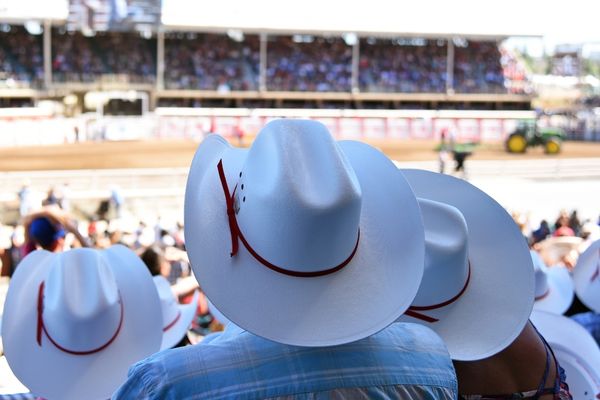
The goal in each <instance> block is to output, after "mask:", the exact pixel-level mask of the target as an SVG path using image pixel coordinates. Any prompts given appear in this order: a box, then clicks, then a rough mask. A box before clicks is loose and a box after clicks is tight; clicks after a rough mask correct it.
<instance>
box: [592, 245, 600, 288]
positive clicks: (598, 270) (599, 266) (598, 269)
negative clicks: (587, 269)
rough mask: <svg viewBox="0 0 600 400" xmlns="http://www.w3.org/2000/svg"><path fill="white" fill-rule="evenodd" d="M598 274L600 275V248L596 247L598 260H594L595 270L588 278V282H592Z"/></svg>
mask: <svg viewBox="0 0 600 400" xmlns="http://www.w3.org/2000/svg"><path fill="white" fill-rule="evenodd" d="M598 275H600V249H598V261H597V262H596V271H594V274H593V275H592V277H591V278H590V282H594V281H595V280H596V278H598Z"/></svg>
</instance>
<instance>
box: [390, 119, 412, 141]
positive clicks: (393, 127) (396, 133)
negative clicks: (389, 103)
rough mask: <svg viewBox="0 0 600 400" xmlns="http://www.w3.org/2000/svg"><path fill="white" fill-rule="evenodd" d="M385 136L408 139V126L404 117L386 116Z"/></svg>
mask: <svg viewBox="0 0 600 400" xmlns="http://www.w3.org/2000/svg"><path fill="white" fill-rule="evenodd" d="M387 128H388V131H387V137H388V138H390V139H408V138H409V137H410V128H409V126H408V119H406V118H388V124H387Z"/></svg>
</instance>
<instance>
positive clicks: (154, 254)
mask: <svg viewBox="0 0 600 400" xmlns="http://www.w3.org/2000/svg"><path fill="white" fill-rule="evenodd" d="M140 258H141V259H142V261H143V262H144V264H146V267H148V270H149V271H150V274H151V275H152V276H156V275H160V269H161V268H160V267H161V263H162V260H163V254H162V251H160V249H157V248H156V247H148V248H147V249H146V250H144V251H143V252H142V254H140Z"/></svg>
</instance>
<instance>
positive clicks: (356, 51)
mask: <svg viewBox="0 0 600 400" xmlns="http://www.w3.org/2000/svg"><path fill="white" fill-rule="evenodd" d="M359 60H360V38H359V37H357V38H356V43H354V46H352V80H351V82H352V92H353V93H357V92H359V91H360V87H359V84H358V62H359Z"/></svg>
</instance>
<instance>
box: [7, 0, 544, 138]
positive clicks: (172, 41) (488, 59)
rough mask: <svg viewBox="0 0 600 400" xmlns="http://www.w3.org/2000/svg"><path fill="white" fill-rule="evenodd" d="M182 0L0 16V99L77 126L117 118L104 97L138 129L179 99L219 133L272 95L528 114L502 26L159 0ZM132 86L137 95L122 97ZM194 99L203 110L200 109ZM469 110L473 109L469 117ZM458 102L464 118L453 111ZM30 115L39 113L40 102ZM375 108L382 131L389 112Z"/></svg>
mask: <svg viewBox="0 0 600 400" xmlns="http://www.w3.org/2000/svg"><path fill="white" fill-rule="evenodd" d="M185 1H187V0H178V1H174V0H172V1H165V2H163V18H162V23H159V22H158V21H157V20H158V19H159V18H158V17H157V15H156V12H155V9H156V6H155V5H153V4H154V3H156V2H155V1H154V2H153V1H152V0H138V1H134V2H131V3H132V4H133V5H132V6H130V7H132V8H135V10H134V11H135V12H133V11H131V10H130V11H131V12H130V14H132V15H133V17H132V21H127V20H126V18H122V20H120V21H119V24H117V25H115V22H114V21H113V19H114V15H113V14H114V13H113V12H112V11H111V9H110V8H109V6H108V5H107V4H108V2H98V3H101V4H104V3H107V4H104V6H102V7H99V8H98V9H97V10H95V12H93V13H92V11H93V10H92V11H90V10H89V9H86V7H87V6H86V5H85V4H86V2H82V1H71V2H70V4H71V6H70V9H69V10H68V11H65V13H64V18H63V19H56V17H53V18H54V19H52V20H44V19H43V18H39V23H40V26H41V28H42V29H39V30H38V31H35V29H33V30H32V29H31V28H30V27H27V26H24V24H25V19H22V20H18V19H17V20H15V19H14V18H12V19H11V18H6V17H5V18H4V19H1V18H2V17H1V16H0V107H5V108H6V107H8V108H12V107H16V106H25V107H31V106H39V105H41V104H45V105H48V104H51V105H53V106H52V110H53V112H52V115H53V116H56V115H57V114H58V115H59V116H69V117H71V116H80V117H78V118H79V119H78V121H77V122H74V123H70V125H69V124H67V123H65V124H66V125H69V126H65V127H63V128H61V130H63V132H64V131H73V129H75V126H76V127H77V130H79V131H82V132H85V134H82V135H81V137H82V138H98V137H107V134H106V133H105V132H99V131H105V130H109V131H113V132H115V131H118V130H123V128H122V127H117V128H111V127H110V126H108V127H107V124H108V125H112V122H111V120H110V118H109V119H104V120H103V121H102V122H99V120H98V118H97V117H98V116H99V115H111V114H113V113H114V112H113V110H119V111H120V112H121V113H125V114H129V115H131V114H134V115H135V114H138V115H142V114H144V115H145V118H154V119H155V121H154V122H153V123H151V124H150V125H152V126H153V128H152V129H151V132H150V133H149V132H145V133H140V134H139V135H137V136H141V137H144V136H148V135H152V134H154V135H158V136H171V135H172V134H171V133H170V132H166V133H165V132H163V131H164V128H163V127H164V126H168V125H169V123H170V122H167V123H164V121H163V120H164V119H168V117H169V116H177V115H180V114H181V113H180V112H179V111H177V110H179V109H192V110H191V111H188V112H184V114H186V115H187V116H188V117H196V119H195V120H194V121H192V122H191V124H192V125H194V126H195V127H196V128H197V127H199V126H200V127H201V128H199V129H201V130H205V131H206V130H208V129H211V128H215V126H223V125H225V126H226V129H225V132H226V133H229V132H234V131H235V130H236V129H238V130H239V129H242V130H244V131H248V128H246V127H244V126H242V125H244V124H248V123H250V122H248V119H247V118H246V114H248V110H256V109H277V110H280V111H279V112H277V113H276V115H274V116H285V115H286V113H285V112H284V111H282V110H284V109H312V110H317V109H332V110H340V109H351V110H368V109H374V110H382V111H385V110H431V111H433V110H455V111H456V113H454V114H452V117H451V119H452V120H453V122H454V123H457V124H459V125H460V124H467V125H469V124H476V125H477V126H478V127H480V128H478V129H484V128H485V126H486V124H487V122H482V121H487V120H489V119H495V120H496V122H495V123H492V124H491V125H494V126H497V128H494V129H500V130H501V131H502V134H505V133H506V130H507V129H508V128H509V127H511V126H512V122H513V121H514V120H515V119H518V118H523V117H531V116H532V114H531V113H528V112H527V111H528V110H530V109H531V100H532V96H533V93H532V92H531V85H530V84H529V81H528V76H527V73H526V72H525V69H524V68H523V67H522V66H521V65H520V64H519V60H518V58H516V57H515V56H514V55H513V54H512V53H510V52H509V51H508V50H507V49H504V48H503V47H502V41H503V40H504V39H506V38H507V37H508V36H509V34H508V33H496V32H474V31H464V32H456V31H449V30H448V31H447V32H446V33H444V31H440V30H438V31H435V30H433V29H430V28H427V27H425V28H424V29H422V30H419V28H414V27H413V28H410V29H404V30H398V29H396V30H393V29H394V28H393V27H392V28H390V27H389V26H386V25H385V24H384V25H381V26H380V29H381V30H377V25H375V26H374V27H371V26H367V27H365V26H363V25H361V24H360V23H357V24H356V26H352V25H351V24H350V25H348V24H347V23H346V25H343V26H342V25H340V26H338V23H336V22H331V21H329V22H328V29H326V30H325V29H319V26H318V21H317V25H315V22H311V23H309V22H306V24H305V25H302V23H300V22H298V21H294V23H291V22H290V21H289V19H288V21H287V22H286V23H287V26H289V28H282V25H284V24H283V23H282V21H272V23H271V25H265V24H261V25H260V26H255V25H251V21H250V20H254V17H252V18H250V17H249V18H247V19H245V20H246V22H245V24H241V25H240V23H239V22H238V20H236V19H235V18H234V17H236V15H237V17H239V15H238V14H236V15H231V16H229V17H231V18H230V19H229V20H227V18H228V15H224V16H222V18H216V21H217V24H216V25H215V22H214V20H215V18H212V19H211V18H209V17H210V15H212V16H214V13H215V12H216V11H215V10H214V7H218V6H217V5H211V6H210V7H209V9H207V14H208V15H205V16H204V17H203V18H205V19H202V18H200V20H198V21H197V22H196V23H194V25H190V23H189V21H188V20H186V16H185V15H183V16H182V15H179V16H177V15H175V16H174V12H173V8H174V7H176V8H178V9H185V7H182V5H181V4H179V3H181V2H183V3H185ZM65 3H66V2H65ZM211 7H212V8H211ZM88 8H89V7H88ZM255 8H259V7H255ZM140 10H141V11H140ZM84 11H85V12H86V13H87V14H84V15H83V16H79V17H78V15H79V14H78V13H80V12H84ZM146 17H147V18H146ZM221 19H222V20H223V21H221ZM153 21H154V22H153ZM207 21H210V23H209V22H207ZM2 22H4V23H2ZM153 24H154V25H153ZM311 24H312V25H311ZM113 26H117V28H115V29H112V28H111V27H113ZM348 32H351V33H348ZM516 34H517V35H518V34H519V33H516ZM133 92H135V94H132V93H133ZM140 98H144V99H147V103H144V105H143V106H142V105H141V103H139V104H138V103H136V101H137V99H140ZM90 99H94V100H90ZM98 99H101V100H98ZM128 99H129V100H128ZM132 99H133V100H132ZM111 102H112V103H111ZM115 102H116V103H115ZM123 102H130V103H131V102H133V106H132V107H125V105H124V103H123ZM115 104H116V106H115ZM224 108H226V109H234V110H236V111H233V112H230V111H223V109H224ZM124 109H127V110H131V111H130V112H129V111H127V112H124V111H123V110H124ZM198 109H216V110H215V111H213V112H212V114H211V115H206V112H205V111H201V112H198V111H197V110H198ZM194 110H196V111H194ZM470 110H480V111H482V113H480V114H477V116H475V117H473V116H472V114H468V112H469V111H470ZM462 111H466V112H467V113H465V114H464V119H467V120H469V119H473V120H474V121H467V122H462V121H460V120H461V118H462V117H461V112H462ZM511 111H515V113H514V114H511V113H510V112H511ZM86 112H92V113H93V115H92V116H90V115H87V116H85V115H86ZM494 112H498V113H496V114H495V113H494ZM267 114H269V113H267ZM271 114H272V113H271ZM469 115H471V116H469ZM305 116H311V113H308V114H307V115H305ZM40 117H41V118H47V110H46V111H43V112H41V114H40ZM200 117H202V118H200ZM206 117H214V118H211V119H209V120H206ZM354 117H355V118H363V117H364V118H368V117H369V115H367V114H365V115H364V116H363V115H361V114H360V113H359V114H357V115H356V116H354ZM156 118H158V119H161V118H162V119H163V120H159V121H156ZM215 118H216V120H215ZM227 118H229V119H227ZM231 118H234V120H233V121H232V120H231ZM333 118H338V116H334V117H333ZM378 118H382V120H381V121H382V123H385V127H384V128H382V129H384V130H385V132H386V134H387V130H388V128H387V126H388V125H389V123H388V122H389V121H387V120H385V118H387V119H389V118H390V117H389V116H383V117H378ZM433 118H434V119H435V118H437V117H436V116H435V115H434V116H433ZM107 121H108V123H107ZM121 122H123V121H121ZM505 122H507V123H506V124H505ZM0 123H2V121H0ZM336 123H337V122H336ZM361 123H362V122H361ZM426 123H427V124H430V125H432V126H434V125H436V124H435V121H434V123H430V121H426ZM65 124H63V125H65ZM338 124H339V123H338ZM408 124H409V125H412V122H411V121H409V122H408ZM419 124H421V122H420V121H416V125H419ZM392 125H393V124H392ZM437 125H438V126H444V122H443V121H442V123H439V124H437ZM498 127H499V128H498ZM434 128H435V127H434ZM434 128H432V129H433V130H432V133H431V135H433V136H434V135H435V129H434ZM197 129H198V128H197ZM15 130H16V131H19V128H17V129H15ZM157 132H158V133H157ZM480 134H482V132H480ZM63 135H65V134H64V133H63ZM108 136H111V134H110V133H109V134H108ZM135 136H136V135H134V137H135ZM483 136H485V135H483ZM488 136H490V135H488ZM491 136H494V137H496V136H498V135H497V134H496V133H493V134H492V135H491ZM500 136H502V135H500ZM112 137H113V138H116V136H115V135H112Z"/></svg>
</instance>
